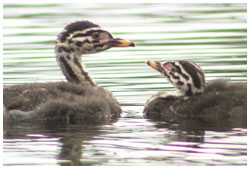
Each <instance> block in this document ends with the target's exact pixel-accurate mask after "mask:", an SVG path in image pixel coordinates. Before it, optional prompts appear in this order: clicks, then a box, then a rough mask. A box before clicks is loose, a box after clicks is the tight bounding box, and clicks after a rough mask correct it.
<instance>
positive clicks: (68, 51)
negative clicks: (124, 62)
mask: <svg viewBox="0 0 250 169" xmlns="http://www.w3.org/2000/svg"><path fill="white" fill-rule="evenodd" d="M129 46H135V44H134V43H132V42H130V41H128V40H124V39H120V38H116V37H114V36H113V35H112V34H111V33H109V32H108V31H106V30H104V29H102V28H101V27H100V26H99V25H96V24H94V23H92V22H89V21H76V22H73V23H70V24H69V25H67V26H66V27H65V28H64V29H63V31H62V32H61V33H60V34H59V35H58V38H57V40H56V47H55V53H56V60H57V62H58V64H59V66H60V68H61V70H62V72H63V74H64V75H65V77H66V79H67V80H68V82H55V83H54V82H53V83H37V84H24V85H15V86H10V87H6V88H4V89H3V102H4V119H5V121H25V122H37V121H43V122H44V121H51V120H53V121H66V122H69V123H76V122H79V123H82V122H83V123H88V122H89V123H93V122H108V121H111V120H113V119H116V118H118V117H119V116H120V113H121V112H122V110H121V108H120V105H119V103H118V102H117V101H116V99H115V98H114V97H113V95H112V94H111V93H110V92H109V91H107V90H105V89H103V88H102V87H99V86H98V85H97V84H96V83H95V82H94V80H93V79H92V78H91V77H90V75H89V73H88V72H87V70H86V69H85V66H84V64H83V63H82V58H81V56H82V55H83V54H90V53H97V52H101V51H105V50H107V49H109V48H112V47H129Z"/></svg>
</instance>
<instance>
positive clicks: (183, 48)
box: [3, 3, 247, 165]
mask: <svg viewBox="0 0 250 169" xmlns="http://www.w3.org/2000/svg"><path fill="white" fill-rule="evenodd" d="M75 20H89V21H91V22H94V23H96V24H98V25H100V26H101V27H103V28H104V29H106V30H108V31H110V32H112V33H113V34H114V35H116V36H119V37H121V38H124V39H129V40H131V41H133V42H135V43H136V44H137V46H136V47H134V48H114V49H110V50H108V51H105V52H102V53H97V54H91V55H86V56H83V61H84V63H85V64H86V67H87V69H88V71H89V72H90V74H91V76H92V77H93V78H94V80H95V81H96V82H97V84H98V85H100V86H102V87H104V88H106V89H109V90H110V91H111V92H113V94H114V95H115V97H116V98H117V99H118V101H119V102H120V104H121V105H122V108H123V110H124V114H123V117H122V118H121V119H120V120H119V121H118V122H117V123H115V127H114V126H113V127H110V126H108V127H107V126H104V127H103V128H102V130H103V131H104V130H105V131H107V133H109V132H111V131H112V132H115V134H118V135H115V134H114V133H111V135H105V134H103V135H102V136H99V138H101V139H100V140H101V141H103V142H105V139H107V140H109V138H110V137H111V136H112V138H113V141H114V144H113V142H112V146H111V144H110V146H109V145H108V146H106V147H105V146H104V147H101V146H100V144H98V143H99V142H98V141H96V140H95V141H94V142H90V143H89V142H88V146H90V147H91V146H92V147H91V148H89V149H88V146H87V149H88V151H89V153H87V154H85V158H88V159H89V160H90V161H91V159H92V158H93V157H94V156H95V153H96V151H98V152H99V151H101V153H100V154H101V155H100V154H99V157H101V158H104V157H103V156H102V154H105V155H107V154H106V153H107V152H108V155H107V156H105V155H104V156H105V157H106V158H104V159H105V160H107V159H108V162H107V161H105V164H106V165H107V164H110V165H113V164H128V165H133V164H136V163H137V164H153V165H158V164H162V165H166V164H167V163H166V162H165V160H166V157H165V155H166V154H164V153H167V154H168V156H170V157H172V159H176V160H174V161H172V163H168V164H171V165H176V164H187V165H209V164H211V165H244V164H246V133H245V129H241V128H239V129H233V130H230V132H225V133H222V132H206V135H205V136H206V139H208V140H209V139H210V140H209V141H210V143H212V142H213V138H217V139H218V138H223V140H221V145H217V144H214V143H212V144H210V143H207V144H205V145H204V147H203V148H207V147H210V148H211V147H213V148H214V149H213V150H211V149H210V150H211V151H208V152H207V151H206V150H203V149H200V150H202V151H204V152H203V153H201V152H200V153H201V154H198V155H199V157H198V156H197V155H196V156H191V157H190V158H191V159H192V160H193V161H192V160H190V159H189V158H186V159H185V158H184V157H187V154H186V153H188V151H189V152H190V151H194V152H197V151H198V152H199V150H197V149H196V150H194V149H192V148H191V147H192V146H191V144H193V142H190V144H189V143H185V145H184V144H181V146H180V145H179V144H177V143H174V144H172V145H170V146H169V145H168V143H170V142H171V140H182V141H183V140H186V139H185V138H187V137H186V136H187V135H185V134H184V136H183V135H182V134H183V133H182V134H180V133H177V134H176V133H175V132H173V131H172V130H170V129H166V128H165V129H158V128H154V127H153V126H154V125H155V123H152V122H150V121H148V120H146V119H144V118H143V115H142V110H143V106H144V104H145V103H146V101H147V100H148V99H149V98H150V97H151V96H152V95H153V94H155V93H157V92H159V91H163V90H175V89H174V88H173V87H172V86H171V85H170V84H169V83H168V81H167V80H166V79H164V78H163V77H162V75H160V73H158V72H156V71H155V70H153V69H151V68H150V67H149V66H148V65H146V64H145V63H144V61H145V60H155V61H172V60H189V61H194V62H195V63H197V64H198V65H199V66H201V68H202V69H203V70H204V71H205V74H206V81H210V80H213V79H216V78H230V79H231V80H232V81H243V82H246V80H247V6H246V4H240V3H234V4H222V3H216V4H197V3H196V4H195V3H193V4H173V3H172V4H167V3H163V4H160V3H157V4H151V3H141V4H138V3H134V4H129V3H124V4H121V3H119V4H111V3H105V4H91V3H83V4H63V3H61V4H4V6H3V28H4V29H3V52H4V53H3V85H4V87H5V86H10V85H14V84H23V83H37V82H44V83H47V82H53V81H65V78H64V76H63V74H62V73H61V71H60V69H59V67H58V65H57V63H56V59H55V54H54V45H55V39H56V37H57V34H58V33H59V32H60V31H62V29H63V28H64V26H65V25H67V24H68V23H70V22H73V21H75ZM131 117H133V118H131ZM105 127H106V128H105ZM26 130H27V128H26V129H25V130H24V129H22V132H24V131H26ZM11 131H12V132H14V133H19V134H20V130H18V129H16V128H15V129H12V130H11ZM127 131H130V134H129V133H128V132H127ZM30 132H31V131H27V133H29V134H27V133H24V135H25V138H28V139H27V140H26V141H25V144H24V142H23V140H17V139H15V140H12V139H8V138H6V140H5V149H4V151H5V164H6V165H15V164H33V163H34V164H55V162H54V161H50V160H51V159H50V158H49V157H50V155H51V154H53V155H54V153H55V152H56V151H55V149H57V148H55V147H56V146H58V144H59V147H60V145H61V143H59V142H60V141H58V139H55V138H53V139H52V140H50V139H48V138H47V137H46V138H47V140H46V141H48V142H46V141H42V140H44V137H45V136H43V137H41V133H40V134H39V135H38V136H37V135H35V136H34V135H32V134H30ZM71 132H72V131H71ZM81 132H82V131H81ZM31 133H34V131H32V132H31ZM107 133H106V134H107ZM166 133H167V136H166ZM173 133H174V134H173ZM109 134H110V133H109ZM123 134H124V135H123ZM14 135H15V134H14ZM153 135H154V136H155V138H154V140H152V136H153ZM239 135H240V136H241V139H237V138H238V136H239ZM136 136H140V137H136ZM156 136H157V137H156ZM205 136H204V133H203V137H205ZM199 137H200V135H199ZM115 138H122V139H123V141H120V139H115ZM32 139H33V140H34V139H38V140H37V144H40V146H42V147H43V146H44V147H46V149H48V150H50V151H47V152H40V150H39V149H37V147H34V145H33V144H32V141H31V140H32ZM40 139H42V140H40ZM126 139H127V140H126ZM142 139H144V143H142ZM203 139H204V138H203ZM39 140H40V141H41V142H40V141H39ZM97 140H98V139H97ZM162 140H165V141H162ZM198 140H199V139H198ZM109 141H110V140H109ZM115 141H116V142H115ZM186 141H187V140H186ZM203 141H204V140H203ZM203 141H202V142H203ZM216 141H217V140H216ZM198 142H199V143H200V142H201V140H199V141H198ZM52 143H53V144H52ZM107 143H108V142H107ZM109 143H110V142H109ZM137 143H138V144H137ZM139 143H141V144H139ZM229 144H230V148H228V147H227V146H226V145H229ZM114 145H116V146H114ZM139 145H140V146H141V145H142V146H141V149H140V146H139ZM13 146H16V149H14V150H13ZM18 146H20V149H22V147H23V146H24V147H26V148H27V152H29V153H28V154H25V153H24V152H26V151H23V152H22V151H20V149H19V148H18ZM155 146H156V147H158V149H159V150H161V153H160V154H157V152H155V151H150V149H147V148H149V147H155ZM190 146H191V147H190ZM220 146H221V147H220ZM223 146H224V148H223ZM234 146H235V147H234ZM171 147H172V148H171ZM231 147H234V148H233V149H232V148H231ZM85 148H86V146H85ZM145 149H147V150H145ZM170 149H171V150H170ZM180 149H182V150H183V151H179V150H180ZM184 149H185V150H184ZM35 150H37V151H38V152H40V153H41V154H42V155H41V154H40V156H39V155H37V156H36V155H34V153H32V151H35ZM136 150H140V152H141V154H138V153H139V152H138V151H136ZM143 150H145V151H143ZM219 150H221V151H222V152H225V153H224V154H223V153H222V154H221V153H218V151H219ZM41 151H42V149H41ZM134 151H135V152H136V157H135V156H134V157H135V158H133V159H130V158H129V157H130V155H131V154H130V153H131V152H134ZM17 152H19V153H17ZM21 152H22V153H21ZM27 152H26V153H27ZM163 152H164V153H163ZM113 153H118V155H117V154H116V155H114V154H113ZM236 154H237V158H236V156H234V155H236ZM154 155H155V156H157V158H153V157H152V158H151V156H154ZM226 155H228V158H226V157H225V156H226ZM27 156H32V158H34V159H35V161H36V160H38V161H37V162H35V161H33V163H32V162H31V160H30V158H25V157H27ZM162 156H163V157H164V158H163V157H162ZM125 157H126V158H125ZM158 157H159V158H158ZM160 157H162V158H160ZM183 158H184V159H183ZM199 158H202V160H195V159H199ZM14 159H15V160H14ZM109 159H113V161H112V160H111V161H109ZM122 159H125V160H122ZM159 159H160V161H161V160H162V161H161V162H160V163H159ZM163 159H164V160H163ZM218 159H220V160H218ZM119 160H120V161H119ZM91 162H92V161H91ZM91 164H93V165H96V164H97V163H95V161H94V162H93V163H91Z"/></svg>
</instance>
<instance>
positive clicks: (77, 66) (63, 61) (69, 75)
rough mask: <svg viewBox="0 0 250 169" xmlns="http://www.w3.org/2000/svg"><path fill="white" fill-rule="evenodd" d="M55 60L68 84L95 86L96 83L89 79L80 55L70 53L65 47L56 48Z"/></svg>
mask: <svg viewBox="0 0 250 169" xmlns="http://www.w3.org/2000/svg"><path fill="white" fill-rule="evenodd" d="M55 50H56V60H57V62H58V64H59V66H60V68H61V70H62V72H63V74H64V75H65V77H66V79H67V80H68V81H69V82H73V83H85V82H89V83H90V84H91V85H93V86H95V85H96V83H95V82H94V80H93V79H92V78H91V77H90V75H89V73H88V71H87V70H86V68H85V66H84V64H83V62H82V58H81V54H80V53H78V52H76V51H72V50H71V49H70V48H69V47H67V46H65V45H59V44H57V46H56V49H55Z"/></svg>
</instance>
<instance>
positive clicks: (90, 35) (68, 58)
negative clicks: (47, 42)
mask: <svg viewBox="0 0 250 169" xmlns="http://www.w3.org/2000/svg"><path fill="white" fill-rule="evenodd" d="M129 46H135V44H134V43H133V42H130V41H128V40H124V39H120V38H115V37H114V36H113V35H112V34H111V33H109V32H108V31H106V30H104V29H102V28H101V27H100V26H99V25H96V24H94V23H92V22H89V21H76V22H73V23H70V24H69V25H67V26H66V27H65V28H64V29H63V31H62V32H61V33H60V34H59V35H58V37H57V41H56V48H55V52H56V59H57V62H58V64H59V66H60V68H61V70H62V72H63V74H64V75H65V77H66V79H67V80H68V81H70V82H73V83H82V82H86V81H87V82H89V83H90V84H91V85H96V84H95V82H94V80H93V79H92V78H91V77H90V76H89V73H88V72H87V70H86V69H85V66H84V64H83V63H82V59H81V56H82V55H84V54H91V53H98V52H101V51H105V50H107V49H109V48H112V47H129Z"/></svg>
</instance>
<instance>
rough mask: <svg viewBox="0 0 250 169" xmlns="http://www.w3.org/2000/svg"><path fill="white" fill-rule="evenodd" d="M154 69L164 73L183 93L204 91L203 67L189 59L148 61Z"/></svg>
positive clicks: (191, 93)
mask: <svg viewBox="0 0 250 169" xmlns="http://www.w3.org/2000/svg"><path fill="white" fill-rule="evenodd" d="M146 63H147V64H148V65H149V66H151V67H152V68H153V69H155V70H157V71H159V72H160V73H162V74H163V75H164V76H165V77H166V78H167V79H168V80H169V82H170V83H171V84H172V85H173V86H175V87H176V88H177V89H178V90H179V91H180V92H181V93H183V94H185V95H187V96H190V95H195V94H197V93H202V92H203V91H204V88H205V85H206V84H205V75H204V72H203V71H202V69H201V68H200V67H199V66H198V65H196V64H195V63H192V62H189V61H175V62H154V61H146Z"/></svg>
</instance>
